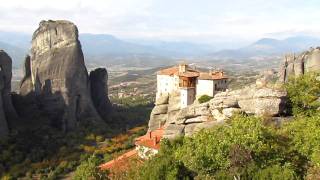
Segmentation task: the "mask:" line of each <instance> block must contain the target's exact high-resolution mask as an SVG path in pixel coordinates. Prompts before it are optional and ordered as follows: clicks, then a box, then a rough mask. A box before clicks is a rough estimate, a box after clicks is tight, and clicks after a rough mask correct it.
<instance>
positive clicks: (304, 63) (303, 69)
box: [279, 47, 320, 82]
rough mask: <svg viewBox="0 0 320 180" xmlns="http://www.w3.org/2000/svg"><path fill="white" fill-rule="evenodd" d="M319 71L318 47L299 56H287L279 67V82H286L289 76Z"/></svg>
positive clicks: (319, 51)
mask: <svg viewBox="0 0 320 180" xmlns="http://www.w3.org/2000/svg"><path fill="white" fill-rule="evenodd" d="M319 70H320V47H317V48H315V49H314V48H310V49H309V50H308V51H305V52H303V53H301V54H299V55H295V54H289V55H286V56H285V57H284V61H283V63H282V65H281V66H280V71H279V74H280V79H279V81H280V82H287V81H288V79H289V77H291V76H299V75H302V74H305V73H307V72H313V71H319Z"/></svg>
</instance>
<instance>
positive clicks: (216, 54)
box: [0, 32, 320, 66]
mask: <svg viewBox="0 0 320 180" xmlns="http://www.w3.org/2000/svg"><path fill="white" fill-rule="evenodd" d="M79 38H80V41H81V44H82V49H83V52H84V55H85V57H86V60H87V62H89V63H90V62H95V63H100V64H129V65H135V64H140V65H144V64H152V65H164V64H168V63H169V62H170V61H171V63H173V62H172V61H173V60H178V59H188V58H197V59H202V57H206V58H208V57H209V58H210V59H249V58H252V57H257V56H279V55H282V54H284V53H288V52H300V51H303V50H306V49H308V48H309V47H311V46H318V45H320V39H319V38H317V37H312V36H294V37H290V38H287V39H283V40H277V39H271V38H263V39H260V40H258V41H256V42H254V43H252V44H251V45H248V46H245V47H242V48H239V49H227V50H220V51H215V49H219V48H215V46H214V45H207V44H196V43H191V42H167V41H156V40H149V41H146V40H122V39H118V38H116V37H114V36H112V35H108V34H80V37H79ZM30 42H31V35H29V34H23V33H13V32H0V49H4V50H6V51H7V52H8V53H9V55H10V56H11V57H12V58H13V61H14V66H20V65H21V64H22V63H23V60H24V57H25V55H26V54H27V52H28V50H29V48H30V47H31V44H30Z"/></svg>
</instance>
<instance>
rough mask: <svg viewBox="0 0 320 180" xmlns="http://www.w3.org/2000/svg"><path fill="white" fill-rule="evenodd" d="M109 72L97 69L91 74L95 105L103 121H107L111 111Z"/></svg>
mask: <svg viewBox="0 0 320 180" xmlns="http://www.w3.org/2000/svg"><path fill="white" fill-rule="evenodd" d="M107 80H108V72H107V70H106V69H105V68H97V69H95V70H94V71H91V72H90V86H91V97H92V101H93V105H94V106H95V108H96V109H97V111H98V113H99V114H100V116H101V117H102V118H103V119H107V116H108V113H109V112H110V110H111V103H110V100H109V98H108V89H107Z"/></svg>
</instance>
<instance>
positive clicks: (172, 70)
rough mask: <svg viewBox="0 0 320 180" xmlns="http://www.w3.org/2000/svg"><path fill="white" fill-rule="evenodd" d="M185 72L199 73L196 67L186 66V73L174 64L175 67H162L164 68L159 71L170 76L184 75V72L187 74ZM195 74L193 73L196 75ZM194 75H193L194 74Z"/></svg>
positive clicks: (159, 73)
mask: <svg viewBox="0 0 320 180" xmlns="http://www.w3.org/2000/svg"><path fill="white" fill-rule="evenodd" d="M185 73H187V74H188V73H194V74H196V73H199V72H198V71H197V70H194V69H192V68H190V67H188V66H187V67H186V72H184V73H179V66H173V67H170V68H167V69H162V70H160V71H158V73H157V74H158V75H168V76H172V75H179V76H180V74H181V75H183V74H185ZM194 74H193V75H194ZM192 77H193V76H192Z"/></svg>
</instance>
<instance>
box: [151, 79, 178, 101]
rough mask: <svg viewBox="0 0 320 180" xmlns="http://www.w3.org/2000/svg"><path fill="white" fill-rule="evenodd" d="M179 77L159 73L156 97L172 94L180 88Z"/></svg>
mask: <svg viewBox="0 0 320 180" xmlns="http://www.w3.org/2000/svg"><path fill="white" fill-rule="evenodd" d="M178 86H179V77H178V76H168V75H157V94H156V98H158V97H160V96H161V95H163V94H170V93H172V92H173V91H174V90H176V89H178Z"/></svg>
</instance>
